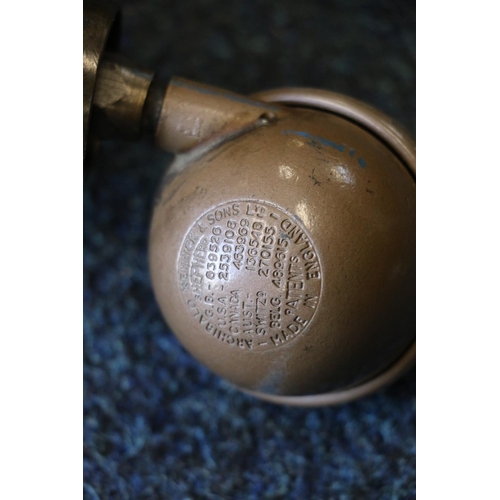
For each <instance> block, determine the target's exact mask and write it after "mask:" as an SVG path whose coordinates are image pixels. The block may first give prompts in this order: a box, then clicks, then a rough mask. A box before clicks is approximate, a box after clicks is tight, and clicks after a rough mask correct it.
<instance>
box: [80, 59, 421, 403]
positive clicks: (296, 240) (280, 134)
mask: <svg viewBox="0 0 500 500" xmlns="http://www.w3.org/2000/svg"><path fill="white" fill-rule="evenodd" d="M103 61H104V62H101V66H100V68H99V71H98V73H97V74H98V77H97V80H98V81H97V84H96V86H95V88H96V89H97V90H96V91H95V95H94V103H95V108H96V109H97V108H99V109H100V110H101V112H103V113H104V115H105V116H106V121H105V122H102V123H104V127H106V126H108V125H109V127H111V128H112V127H116V128H117V129H118V130H119V133H121V134H122V135H123V136H127V137H138V136H139V135H141V134H142V133H148V132H149V133H150V134H152V135H153V137H154V139H155V142H156V144H157V145H158V146H159V147H161V148H163V149H165V150H167V151H171V152H173V153H176V158H175V160H174V162H173V163H172V164H171V165H170V167H169V169H168V170H167V172H166V174H165V178H164V181H163V183H162V186H161V187H160V190H159V194H158V197H157V199H156V201H155V208H154V212H153V217H152V223H151V230H150V250H149V253H150V270H151V277H152V283H153V288H154V292H155V296H156V298H157V301H158V304H159V306H160V309H161V311H162V313H163V315H164V317H165V319H166V320H167V323H168V324H169V326H170V327H171V329H172V331H173V332H174V333H175V335H176V336H177V337H178V339H179V340H180V342H181V343H182V344H183V345H184V346H185V347H186V349H187V350H188V351H189V352H190V353H191V354H192V355H193V356H194V357H196V358H197V359H198V360H199V361H200V362H202V363H204V364H205V365H206V366H208V367H209V368H210V369H211V370H213V371H214V372H215V373H217V374H219V375H220V376H222V377H224V378H226V379H228V380H229V381H231V382H232V383H233V384H235V385H236V386H237V387H239V388H240V389H242V390H244V391H246V392H249V393H250V394H253V395H255V396H257V397H260V398H262V399H266V400H268V401H272V402H275V403H284V404H293V405H302V406H315V405H322V404H335V403H341V402H345V401H349V400H351V399H354V398H357V397H360V396H364V395H366V394H368V393H370V392H372V391H373V390H376V389H378V388H379V387H381V386H382V385H384V384H386V383H389V382H391V381H392V380H394V379H395V378H396V377H398V376H399V375H400V374H401V373H402V372H403V371H404V370H405V369H407V368H408V367H409V366H411V365H412V364H413V363H414V359H415V352H416V348H415V145H414V143H413V141H412V140H411V139H410V138H409V137H408V136H407V135H406V134H405V132H404V131H403V130H402V129H401V128H400V127H399V126H398V125H397V124H395V123H394V122H392V121H391V120H390V119H389V118H387V117H385V116H384V115H383V114H381V113H380V112H378V111H376V110H374V109H373V108H370V107H368V106H366V105H364V104H362V103H359V102H358V101H355V100H353V99H351V98H348V97H345V96H340V95H338V94H334V93H332V92H326V91H318V90H310V89H279V90H275V91H270V92H264V93H260V94H257V95H255V96H253V97H251V98H249V97H244V96H240V95H237V94H234V93H231V92H227V91H224V90H221V89H216V88H212V87H209V86H206V85H202V84H198V83H195V82H190V81H188V80H183V79H178V78H175V79H173V80H172V81H171V82H170V84H169V85H168V86H167V87H166V90H165V89H163V88H162V87H161V85H158V84H157V83H155V80H154V77H153V75H152V73H149V72H141V71H139V70H136V69H134V67H133V65H130V64H129V63H123V62H120V61H118V60H116V59H114V60H112V61H111V60H108V61H107V62H106V60H105V59H103ZM110 61H111V62H110ZM117 96H118V97H119V98H118V99H117V98H116V97H117ZM84 119H85V115H84Z"/></svg>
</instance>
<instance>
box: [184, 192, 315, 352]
mask: <svg viewBox="0 0 500 500" xmlns="http://www.w3.org/2000/svg"><path fill="white" fill-rule="evenodd" d="M177 270H178V279H179V285H180V289H181V292H182V294H183V296H184V298H185V304H186V307H187V309H188V311H189V313H190V314H191V316H192V317H193V318H194V320H195V321H196V322H197V324H198V326H199V329H200V333H201V334H204V335H210V336H212V337H213V338H214V339H216V340H218V341H219V342H222V343H224V344H227V345H229V346H233V347H234V348H239V349H246V350H251V351H263V350H267V349H273V348H276V347H279V346H283V345H285V344H287V343H288V342H290V341H292V340H293V339H294V338H296V337H297V336H299V335H301V334H302V333H303V332H304V331H305V330H306V329H307V328H308V326H309V324H310V323H311V321H312V318H313V316H314V313H315V312H316V309H317V308H318V304H319V301H320V295H321V278H322V274H321V265H320V259H319V257H318V254H317V252H316V250H315V248H314V245H313V242H312V241H311V238H310V237H309V235H308V234H307V233H306V230H305V229H304V227H303V226H302V224H301V223H300V222H299V221H298V220H297V219H296V218H294V217H293V216H292V215H290V214H288V213H286V212H285V211H284V210H282V209H280V208H278V207H276V206H274V205H271V204H270V203H267V202H266V203H263V202H258V203H256V202H255V201H250V200H249V201H247V200H245V201H241V200H237V201H231V202H228V203H224V204H223V205H219V206H218V207H216V208H214V209H212V210H210V211H208V212H206V213H205V214H203V215H202V216H201V217H200V218H199V219H198V220H197V221H196V222H195V223H194V224H193V225H192V227H191V228H190V230H189V231H188V233H187V234H186V236H185V238H184V241H183V242H182V247H181V250H180V252H179V257H178V262H177Z"/></svg>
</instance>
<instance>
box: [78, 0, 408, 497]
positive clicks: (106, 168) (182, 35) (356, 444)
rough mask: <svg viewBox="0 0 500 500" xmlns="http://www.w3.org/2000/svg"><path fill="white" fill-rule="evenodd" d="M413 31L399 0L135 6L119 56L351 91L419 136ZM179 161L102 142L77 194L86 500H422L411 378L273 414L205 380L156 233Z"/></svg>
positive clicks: (194, 72)
mask: <svg viewBox="0 0 500 500" xmlns="http://www.w3.org/2000/svg"><path fill="white" fill-rule="evenodd" d="M414 24H415V5H414V3H405V2H401V1H399V2H397V1H394V2H387V1H378V2H376V1H365V2H361V1H358V2H355V1H352V0H351V1H344V2H318V1H308V2H301V1H295V2H286V1H284V0H279V1H273V2H269V1H253V2H249V1H248V2H223V1H202V0H195V1H186V0H185V1H176V2H173V1H165V0H162V1H142V2H128V3H126V4H125V8H124V17H123V51H124V52H125V53H126V54H127V55H129V56H130V57H132V58H133V59H135V60H137V61H141V62H142V63H143V64H144V65H146V66H150V67H156V68H161V70H160V73H161V74H162V75H163V76H167V75H168V74H177V75H180V76H185V77H188V78H193V79H196V80H199V81H205V82H207V83H211V84H214V85H219V86H222V87H226V88H228V89H230V90H234V91H238V92H243V93H250V92H255V91H258V90H262V89H265V88H271V87H277V86H289V85H300V86H312V87H320V88H326V89H330V90H334V91H338V92H343V93H346V94H349V95H351V96H354V97H357V98H359V99H362V100H364V101H366V102H368V103H370V104H372V105H374V106H376V107H378V108H380V109H381V110H383V111H384V112H386V113H388V114H389V115H391V116H393V117H394V118H396V119H397V120H399V121H400V122H401V123H403V125H405V126H406V127H407V128H408V129H409V131H410V132H411V133H414V130H415V31H414V28H415V26H414ZM170 159H171V158H170V156H168V155H166V154H165V153H162V152H160V151H156V150H154V149H153V148H152V147H151V146H150V145H149V144H147V143H146V142H143V143H139V144H126V143H115V144H103V145H102V147H101V150H100V152H99V155H98V156H97V157H96V158H95V167H96V169H95V172H94V174H93V178H92V179H91V182H90V183H87V184H86V186H85V188H84V286H85V288H84V498H86V499H89V500H90V499H101V500H104V499H120V500H122V499H188V498H191V499H268V498H272V499H274V498H284V499H307V500H308V499H346V500H347V499H407V498H408V499H410V498H415V374H414V372H411V373H409V374H407V375H406V376H405V377H403V378H402V379H401V380H400V381H398V382H397V383H396V384H394V385H392V386H391V387H389V388H387V389H385V390H383V391H381V392H379V393H377V394H375V395H373V396H371V397H368V398H365V399H363V400H361V401H358V402H354V403H351V404H347V405H344V406H341V407H333V408H322V409H312V410H304V409H295V408H287V407H279V406H273V405H270V404H266V403H263V402H259V401H257V400H255V399H252V398H250V397H248V396H245V395H243V394H241V393H239V392H237V391H235V390H234V389H233V388H231V387H230V386H229V385H228V384H227V383H226V382H224V381H222V380H220V379H218V378H217V377H215V376H213V375H212V374H210V373H209V372H208V371H207V370H205V369H204V368H203V367H202V366H200V365H199V364H198V363H197V362H195V361H194V360H193V359H192V358H191V357H190V356H189V355H188V354H187V353H186V352H185V351H184V349H183V348H182V347H181V346H180V345H179V344H178V342H177V341H176V340H175V338H174V337H173V336H172V334H171V333H170V332H169V331H168V329H167V327H166V326H165V325H164V323H163V320H162V318H161V316H160V313H159V310H158V308H157V306H156V304H155V302H154V298H153V294H152V291H151V288H150V282H149V276H148V268H147V235H148V224H149V218H150V213H151V203H152V198H153V193H154V191H155V188H156V185H157V183H158V181H159V179H160V177H161V175H162V172H163V171H164V169H165V166H166V165H167V164H168V162H169V161H170Z"/></svg>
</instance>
